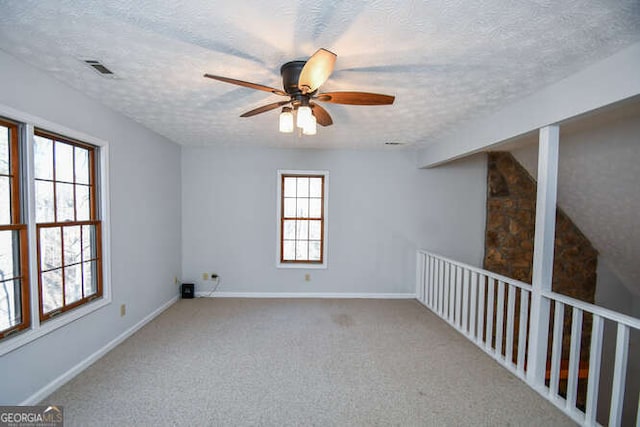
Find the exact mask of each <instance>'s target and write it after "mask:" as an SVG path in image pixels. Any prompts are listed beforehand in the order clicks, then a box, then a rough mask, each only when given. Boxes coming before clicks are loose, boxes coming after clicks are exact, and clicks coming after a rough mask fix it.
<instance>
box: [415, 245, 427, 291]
mask: <svg viewBox="0 0 640 427" xmlns="http://www.w3.org/2000/svg"><path fill="white" fill-rule="evenodd" d="M424 257H425V255H424V254H423V253H420V252H418V256H417V257H416V298H418V301H420V302H421V303H423V304H424V301H423V299H422V295H421V289H422V286H423V279H424V271H423V269H424V261H423V259H424Z"/></svg>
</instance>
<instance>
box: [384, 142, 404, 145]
mask: <svg viewBox="0 0 640 427" xmlns="http://www.w3.org/2000/svg"><path fill="white" fill-rule="evenodd" d="M384 145H404V142H385V143H384Z"/></svg>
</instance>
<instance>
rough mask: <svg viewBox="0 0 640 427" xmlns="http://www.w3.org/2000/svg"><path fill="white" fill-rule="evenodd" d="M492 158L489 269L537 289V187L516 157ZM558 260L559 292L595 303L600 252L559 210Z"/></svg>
mask: <svg viewBox="0 0 640 427" xmlns="http://www.w3.org/2000/svg"><path fill="white" fill-rule="evenodd" d="M488 158H489V167H488V177H487V180H488V182H487V227H486V236H485V258H484V268H485V269H487V270H490V271H494V272H496V273H499V274H502V275H505V276H507V277H511V278H514V279H517V280H521V281H523V282H527V283H531V276H532V270H533V237H534V233H535V217H536V182H535V180H534V179H533V178H532V177H531V175H529V173H528V172H527V171H526V170H525V169H524V168H523V167H522V166H521V165H520V164H519V163H518V161H517V160H515V159H514V157H513V156H512V155H511V153H508V152H492V153H489V156H488ZM554 258H555V259H554V263H553V285H552V286H553V290H554V291H555V292H558V293H561V294H564V295H567V296H570V297H573V298H576V299H579V300H582V301H585V302H589V303H594V302H595V291H596V278H597V276H596V268H597V266H598V252H597V251H596V250H595V249H594V248H593V246H592V245H591V242H589V240H588V239H587V238H586V237H585V236H584V234H582V232H581V231H580V230H579V229H578V227H576V225H575V224H573V222H572V221H571V219H570V218H569V217H567V215H566V214H565V213H564V212H562V210H561V209H559V208H558V209H557V211H556V236H555V255H554Z"/></svg>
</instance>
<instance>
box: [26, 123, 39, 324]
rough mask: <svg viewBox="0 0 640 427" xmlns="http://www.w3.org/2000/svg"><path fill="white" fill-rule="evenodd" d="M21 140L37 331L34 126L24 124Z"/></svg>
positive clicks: (32, 302)
mask: <svg viewBox="0 0 640 427" xmlns="http://www.w3.org/2000/svg"><path fill="white" fill-rule="evenodd" d="M23 129H24V130H23V134H22V138H21V143H22V149H23V150H24V153H25V156H24V159H23V166H24V167H23V168H22V171H23V177H22V184H23V185H24V196H25V201H26V203H25V204H26V216H25V222H26V224H27V236H28V237H27V240H28V243H29V290H30V299H29V303H30V304H31V308H30V309H31V329H37V328H38V327H39V326H40V316H39V313H40V308H39V301H40V293H39V291H38V247H37V243H36V192H35V180H34V177H35V161H34V154H33V151H34V150H33V144H34V140H33V135H34V126H33V125H32V124H29V123H28V124H25V125H24V127H23Z"/></svg>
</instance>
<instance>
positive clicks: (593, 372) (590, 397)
mask: <svg viewBox="0 0 640 427" xmlns="http://www.w3.org/2000/svg"><path fill="white" fill-rule="evenodd" d="M602 325H603V320H602V317H600V316H598V315H596V314H594V315H593V324H592V326H591V349H590V351H589V380H588V381H589V382H588V385H587V405H586V411H585V424H587V425H595V422H596V412H597V410H598V386H599V385H600V362H601V361H602Z"/></svg>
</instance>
